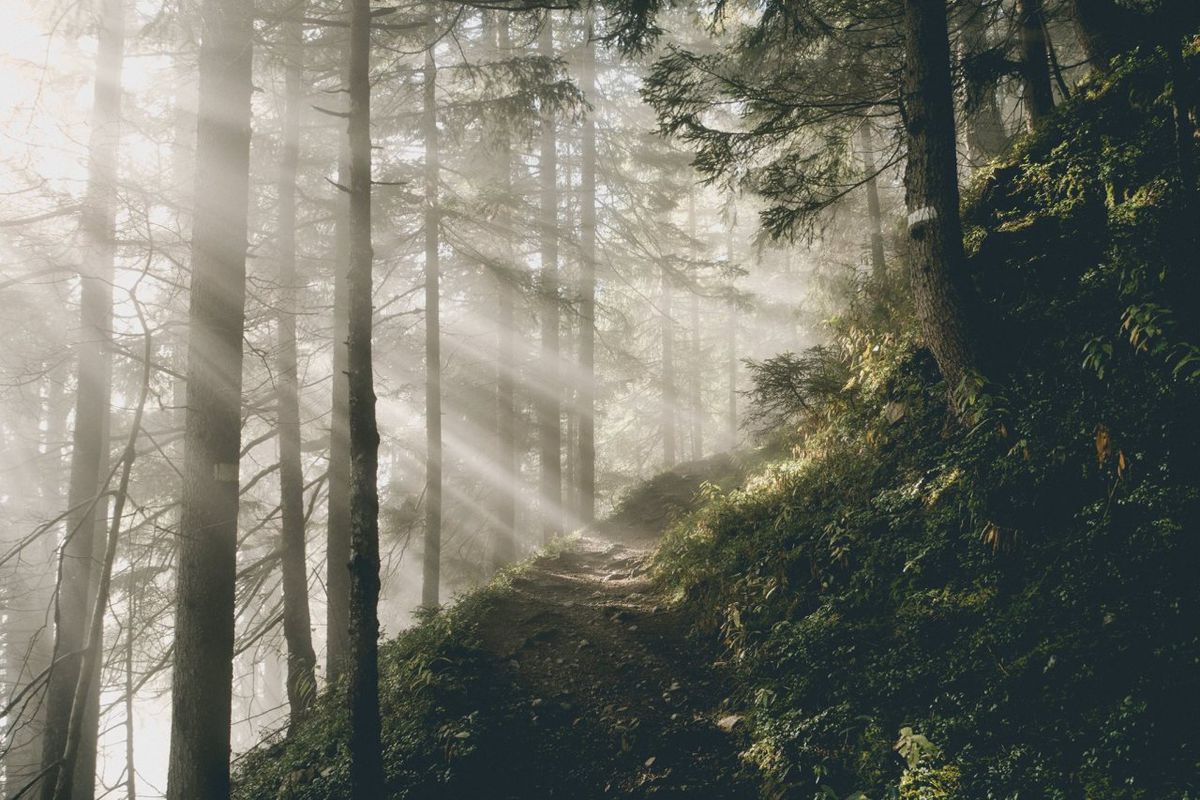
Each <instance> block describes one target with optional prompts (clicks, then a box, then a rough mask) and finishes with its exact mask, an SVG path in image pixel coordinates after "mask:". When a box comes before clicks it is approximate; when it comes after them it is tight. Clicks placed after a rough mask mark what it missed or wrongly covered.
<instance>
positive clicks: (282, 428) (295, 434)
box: [276, 0, 317, 725]
mask: <svg viewBox="0 0 1200 800" xmlns="http://www.w3.org/2000/svg"><path fill="white" fill-rule="evenodd" d="M306 6H307V3H306V0H298V2H297V3H296V5H295V7H294V8H293V9H292V14H293V15H294V16H296V17H297V18H298V17H299V16H302V15H303V12H304V9H305V8H306ZM284 36H285V42H284V47H283V57H284V59H285V62H286V63H285V66H284V69H285V77H284V83H285V87H284V95H285V97H284V103H285V107H284V119H283V154H282V159H281V162H280V168H279V291H280V301H279V315H278V320H277V325H278V328H279V354H278V362H277V365H276V372H277V374H278V376H279V377H278V380H279V387H278V393H277V397H276V407H277V413H278V435H279V508H280V546H279V551H280V563H281V569H282V572H283V636H284V640H285V641H286V642H287V649H288V657H287V664H288V673H287V695H288V707H289V709H290V710H291V724H292V725H295V724H297V723H298V722H300V721H302V720H303V719H304V716H305V714H306V712H307V711H308V708H309V706H310V705H311V704H312V700H313V698H314V696H315V695H316V662H317V657H316V653H315V652H314V651H313V644H312V629H311V625H312V622H311V617H310V615H309V610H308V558H307V553H306V543H305V531H304V470H303V466H302V464H301V460H300V387H299V378H298V374H297V365H296V314H297V312H298V293H299V292H298V285H297V276H296V175H297V171H298V165H299V160H300V108H301V106H302V104H303V103H304V87H303V85H302V81H303V71H304V38H303V31H302V30H301V27H300V23H299V21H298V19H297V20H295V21H292V20H289V21H288V22H287V23H285V26H284Z"/></svg>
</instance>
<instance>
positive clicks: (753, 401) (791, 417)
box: [746, 345, 850, 431]
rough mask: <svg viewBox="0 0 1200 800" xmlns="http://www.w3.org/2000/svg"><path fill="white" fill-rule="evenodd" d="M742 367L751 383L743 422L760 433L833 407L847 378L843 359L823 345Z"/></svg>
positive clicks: (848, 377)
mask: <svg viewBox="0 0 1200 800" xmlns="http://www.w3.org/2000/svg"><path fill="white" fill-rule="evenodd" d="M746 367H747V368H748V369H749V371H750V379H751V381H752V382H753V384H754V386H753V388H752V389H751V390H750V392H749V393H748V394H749V399H750V408H749V410H748V412H747V419H748V421H749V423H750V424H751V425H754V426H755V427H757V428H759V429H760V430H762V431H770V430H775V429H778V428H782V427H784V426H787V425H791V424H794V423H797V422H800V421H801V420H804V419H806V418H808V417H810V416H811V415H812V414H814V413H816V412H817V411H818V410H826V409H829V408H831V407H833V406H834V404H835V402H836V400H837V398H838V395H840V394H841V393H842V390H843V389H844V388H845V385H846V382H847V381H848V380H849V379H850V373H849V370H848V369H847V366H846V363H845V360H844V359H843V358H842V357H841V355H840V354H839V353H837V352H836V351H835V350H833V349H832V348H830V347H827V346H824V345H817V346H816V347H812V348H809V349H808V350H806V351H804V352H803V353H800V354H799V355H797V354H796V353H790V352H789V353H781V354H779V355H777V356H773V357H772V358H767V359H763V360H762V361H754V360H747V361H746Z"/></svg>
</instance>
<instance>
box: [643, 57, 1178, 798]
mask: <svg viewBox="0 0 1200 800" xmlns="http://www.w3.org/2000/svg"><path fill="white" fill-rule="evenodd" d="M1162 86H1163V75H1162V67H1161V65H1160V64H1158V63H1157V62H1156V61H1155V60H1154V59H1153V58H1145V59H1142V60H1136V59H1130V60H1128V61H1127V62H1125V63H1123V64H1121V65H1119V66H1118V67H1117V68H1116V69H1115V70H1114V72H1113V73H1112V74H1111V75H1110V76H1108V77H1106V78H1105V79H1104V80H1103V81H1098V82H1096V83H1094V84H1092V85H1091V86H1090V87H1089V88H1088V90H1087V91H1086V92H1084V93H1082V95H1081V96H1080V97H1078V98H1076V99H1075V100H1073V101H1072V102H1071V103H1070V105H1069V106H1068V107H1067V108H1066V109H1065V110H1064V112H1063V113H1062V114H1061V115H1059V116H1058V117H1057V118H1056V119H1055V121H1054V122H1053V123H1052V124H1051V126H1049V128H1048V129H1047V130H1045V131H1041V132H1039V134H1038V135H1037V136H1036V137H1027V138H1026V139H1025V140H1024V141H1022V142H1020V143H1019V144H1018V147H1017V150H1016V151H1015V153H1014V154H1013V156H1012V158H1011V159H1010V160H1009V161H1008V162H1007V163H1003V164H999V165H996V166H995V167H993V168H992V170H991V171H990V172H989V173H988V174H987V175H986V176H983V178H982V179H981V180H980V181H979V182H978V183H977V184H976V185H975V186H974V187H972V189H971V191H970V192H969V193H968V195H967V205H966V209H965V219H966V221H967V223H968V226H969V228H968V240H969V244H970V252H971V254H972V256H971V257H972V274H973V275H974V276H975V279H976V280H977V281H978V286H979V289H980V291H981V293H982V294H983V296H985V297H987V298H988V299H989V301H991V302H990V304H989V308H988V310H987V312H983V311H981V312H980V313H987V314H989V316H990V318H989V323H990V324H992V325H993V326H994V329H996V330H1000V331H1003V335H1002V336H999V337H997V341H998V344H999V347H997V348H996V350H995V352H994V353H992V354H991V356H992V359H991V361H992V363H994V364H996V365H998V366H997V368H996V370H995V371H994V372H993V373H992V375H994V376H997V377H996V378H995V379H997V381H998V382H997V384H996V385H990V384H989V385H984V384H982V383H980V385H979V386H971V387H960V391H959V394H960V395H963V396H964V397H968V399H970V400H971V401H972V402H971V409H972V413H971V414H970V415H968V416H969V418H970V419H971V421H972V424H971V425H970V426H969V427H968V428H967V429H955V428H953V427H951V426H950V424H949V423H948V422H947V419H948V417H947V413H946V406H945V404H946V397H947V393H946V390H945V387H943V386H941V385H939V382H938V379H937V376H936V373H935V371H934V369H933V365H932V363H931V360H930V358H929V356H928V354H927V353H926V352H925V351H923V350H922V349H920V348H919V347H918V346H917V345H916V344H915V343H914V342H913V340H912V336H911V333H909V332H907V331H906V330H905V326H904V325H903V324H902V322H899V321H897V320H895V318H886V317H884V318H880V317H879V316H878V315H872V314H871V313H867V312H866V311H862V312H860V313H859V314H858V316H857V318H847V319H845V320H842V321H840V322H839V328H838V330H837V334H838V340H839V345H840V346H841V347H842V348H843V349H844V350H845V352H846V353H847V354H848V356H847V359H846V362H845V368H846V370H847V372H848V375H849V376H850V377H849V379H848V380H847V381H846V382H845V385H844V388H843V389H842V391H840V392H838V393H836V395H827V396H825V397H826V399H825V400H824V401H823V402H824V403H825V404H826V405H825V406H824V407H823V408H820V409H817V410H816V412H815V413H807V412H806V415H805V417H806V419H807V420H808V422H807V424H806V425H805V426H804V429H803V430H802V431H801V432H800V433H799V434H797V435H796V436H794V437H793V443H794V450H793V453H792V454H791V455H790V456H789V457H787V458H783V459H778V460H776V461H774V462H773V463H771V464H769V465H767V466H765V467H764V468H763V469H762V470H760V471H759V472H758V473H757V474H756V475H754V476H752V477H750V478H749V479H748V480H747V481H746V482H745V483H744V485H743V486H741V487H738V488H735V489H733V490H730V491H727V492H720V493H713V494H712V495H711V496H710V497H709V498H708V501H707V503H706V505H705V506H704V508H702V509H701V510H700V511H698V512H697V513H696V514H694V515H693V516H691V517H690V518H688V519H685V520H683V521H681V522H680V523H679V524H677V525H676V526H675V527H674V528H673V529H672V530H671V532H670V533H669V534H668V537H667V539H666V541H665V542H664V544H663V546H662V548H661V550H660V552H659V554H658V557H657V561H656V565H657V567H656V568H657V575H658V578H659V580H660V581H662V583H663V584H664V586H666V587H667V588H668V589H669V590H670V591H671V592H672V596H674V597H676V598H677V599H678V601H679V602H681V603H684V604H686V605H688V606H691V607H692V608H694V609H695V610H696V611H697V613H698V614H699V615H700V617H701V618H702V619H704V620H705V631H706V632H707V633H708V634H711V635H716V636H719V637H720V639H721V640H722V642H723V644H724V646H725V648H726V652H727V663H728V665H729V669H730V676H731V677H730V681H731V685H732V686H733V687H734V690H733V691H734V701H735V703H736V704H737V705H738V706H740V707H741V708H743V709H745V710H746V711H747V713H748V719H749V721H750V731H751V737H752V743H751V745H750V747H749V748H748V750H747V751H746V757H747V758H748V759H750V760H751V761H753V762H754V763H755V764H756V765H757V766H758V767H759V768H760V769H761V770H762V771H763V772H764V773H765V774H766V775H767V778H768V784H769V785H768V786H767V793H768V795H769V796H772V797H780V798H793V797H794V798H806V800H807V798H813V797H826V796H828V797H846V796H847V795H850V794H852V793H862V795H863V796H866V797H871V798H949V797H953V798H981V799H982V798H1025V797H1038V798H1068V797H1072V798H1073V797H1087V798H1092V799H1094V800H1104V799H1107V798H1113V799H1115V798H1135V797H1136V798H1184V797H1195V796H1196V795H1197V792H1198V791H1200V778H1198V776H1200V735H1197V732H1196V730H1195V727H1194V721H1193V719H1192V717H1193V714H1192V711H1191V708H1192V707H1193V706H1194V704H1193V703H1191V701H1190V700H1187V699H1186V698H1190V697H1191V696H1192V695H1193V694H1194V691H1193V687H1194V683H1195V673H1196V665H1197V664H1198V663H1200V628H1198V627H1197V626H1196V624H1195V620H1196V619H1200V582H1197V581H1196V580H1195V579H1194V575H1195V569H1196V566H1197V565H1198V564H1200V539H1197V536H1196V532H1197V529H1198V527H1200V526H1198V523H1200V489H1198V486H1197V481H1196V478H1197V476H1200V457H1198V454H1197V453H1196V447H1195V443H1196V442H1197V441H1200V422H1198V421H1197V419H1196V414H1195V408H1196V407H1197V401H1198V400H1200V397H1197V391H1196V388H1195V387H1194V386H1193V385H1192V383H1191V381H1190V380H1189V377H1190V374H1191V373H1190V370H1191V369H1192V364H1193V363H1194V362H1193V361H1188V360H1186V359H1187V357H1188V353H1190V352H1192V351H1191V350H1188V349H1187V348H1190V346H1191V345H1190V344H1189V342H1190V341H1192V340H1190V339H1188V338H1187V337H1190V336H1192V335H1193V334H1192V333H1191V331H1190V330H1188V329H1187V327H1186V325H1184V324H1183V322H1182V321H1183V320H1194V319H1196V315H1195V314H1194V313H1193V309H1194V307H1193V306H1191V305H1189V304H1190V303H1192V302H1193V300H1192V296H1191V295H1188V294H1187V292H1186V291H1184V290H1183V289H1180V288H1179V287H1180V285H1181V283H1182V281H1181V276H1186V275H1187V274H1189V271H1194V265H1193V263H1192V261H1193V260H1194V258H1192V257H1189V256H1188V252H1187V250H1186V248H1184V247H1182V246H1181V245H1180V240H1179V236H1178V234H1179V232H1180V231H1181V230H1192V229H1194V225H1191V224H1190V223H1189V225H1184V224H1183V220H1182V218H1181V217H1180V208H1183V207H1187V206H1186V202H1187V198H1186V197H1184V196H1182V195H1181V194H1180V190H1179V187H1178V186H1173V185H1172V181H1173V180H1174V178H1172V177H1171V175H1170V174H1169V173H1170V172H1171V171H1172V169H1173V166H1172V164H1173V162H1172V161H1171V158H1170V155H1169V152H1170V151H1169V146H1170V142H1171V139H1170V136H1171V132H1170V130H1169V128H1168V127H1167V126H1168V124H1169V121H1170V116H1169V109H1168V108H1167V107H1166V104H1165V103H1164V101H1163V97H1162ZM1081 354H1082V358H1081ZM1001 389H1002V391H1001ZM897 731H900V734H899V739H898V740H897V733H896V732H897Z"/></svg>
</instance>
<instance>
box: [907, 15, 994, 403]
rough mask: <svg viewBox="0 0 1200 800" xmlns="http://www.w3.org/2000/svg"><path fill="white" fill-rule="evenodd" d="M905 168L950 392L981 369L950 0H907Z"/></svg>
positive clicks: (928, 327) (913, 239) (918, 260)
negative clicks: (969, 300)
mask: <svg viewBox="0 0 1200 800" xmlns="http://www.w3.org/2000/svg"><path fill="white" fill-rule="evenodd" d="M904 11H905V13H904V27H905V55H906V68H905V108H904V111H905V124H906V127H907V131H908V165H907V170H906V173H905V184H906V189H907V198H906V200H907V205H908V209H909V215H908V228H909V239H910V243H911V247H912V266H911V270H912V273H911V274H912V288H913V301H914V304H915V306H916V311H917V318H918V320H919V322H920V326H921V332H922V334H923V335H924V338H925V343H926V344H927V345H928V346H929V349H930V350H931V351H932V352H933V356H934V358H935V359H936V360H937V363H938V367H939V368H940V369H941V372H942V376H943V377H944V378H945V380H946V383H947V387H948V389H949V390H950V392H951V394H952V395H954V394H956V393H957V391H958V389H959V387H960V386H961V385H962V383H963V382H964V381H965V380H967V379H968V377H969V376H970V375H971V374H972V373H974V372H975V371H976V370H977V368H978V360H977V352H976V347H977V345H976V340H975V337H974V335H973V333H972V331H971V330H970V327H969V325H968V320H967V316H966V310H965V309H966V303H965V297H966V291H965V288H964V285H965V275H964V271H965V269H966V255H965V253H964V251H963V243H962V221H961V219H960V217H959V192H958V172H957V168H958V164H957V157H956V151H955V125H954V105H953V94H952V89H951V82H950V41H949V35H948V32H947V29H946V4H945V0H905V3H904Z"/></svg>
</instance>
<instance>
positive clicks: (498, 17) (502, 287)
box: [492, 11, 521, 569]
mask: <svg viewBox="0 0 1200 800" xmlns="http://www.w3.org/2000/svg"><path fill="white" fill-rule="evenodd" d="M494 20H495V26H496V51H497V53H498V54H499V56H500V57H501V58H507V57H508V56H509V55H511V54H510V53H509V50H510V48H511V43H510V42H509V33H508V14H507V12H504V11H498V12H495V14H494ZM497 127H498V130H497V131H496V135H497V137H498V145H499V153H498V154H497V162H498V164H497V171H498V173H499V175H498V177H499V183H500V188H501V192H502V196H503V197H504V198H505V199H506V202H504V203H503V204H502V205H501V209H500V212H499V214H498V215H497V218H498V225H499V227H500V230H501V236H502V237H503V254H504V263H503V265H502V268H501V269H498V270H496V468H497V473H498V474H497V483H498V486H499V489H498V491H497V493H496V507H495V514H496V528H497V530H496V542H495V545H494V547H493V549H492V564H493V566H494V567H495V568H496V569H500V568H502V567H505V566H507V565H508V564H510V563H512V561H513V560H514V559H516V556H517V544H516V538H515V537H516V524H517V497H516V492H517V487H518V486H519V485H520V469H521V467H520V464H519V462H518V460H517V404H516V378H517V352H516V347H515V346H514V341H513V338H514V337H513V307H514V298H513V294H514V292H513V286H512V271H513V269H514V267H513V261H514V257H515V253H514V248H513V241H512V224H513V219H512V214H511V213H510V211H509V203H508V202H507V198H508V197H509V196H510V195H511V193H512V144H511V142H510V141H509V138H508V133H507V131H506V130H505V129H504V127H503V125H500V126H497Z"/></svg>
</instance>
